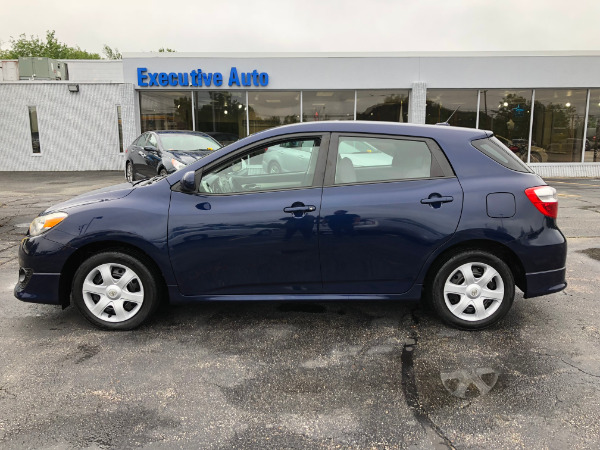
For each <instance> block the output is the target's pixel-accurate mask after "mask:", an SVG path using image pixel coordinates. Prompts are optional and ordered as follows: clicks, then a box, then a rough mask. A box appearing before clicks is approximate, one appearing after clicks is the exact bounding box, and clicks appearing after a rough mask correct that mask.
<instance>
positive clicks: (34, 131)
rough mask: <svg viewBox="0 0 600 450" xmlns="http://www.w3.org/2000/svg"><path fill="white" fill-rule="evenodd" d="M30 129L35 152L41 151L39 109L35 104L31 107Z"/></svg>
mask: <svg viewBox="0 0 600 450" xmlns="http://www.w3.org/2000/svg"><path fill="white" fill-rule="evenodd" d="M29 129H30V131H31V146H32V148H33V153H41V149H40V131H39V128H38V120H37V109H36V107H35V106H30V107H29Z"/></svg>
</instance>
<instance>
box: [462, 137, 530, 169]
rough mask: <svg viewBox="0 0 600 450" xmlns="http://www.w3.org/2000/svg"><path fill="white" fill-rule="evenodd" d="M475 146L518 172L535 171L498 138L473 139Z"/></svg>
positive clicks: (499, 162)
mask: <svg viewBox="0 0 600 450" xmlns="http://www.w3.org/2000/svg"><path fill="white" fill-rule="evenodd" d="M471 144H473V147H475V148H476V149H477V150H479V151H480V152H481V153H483V154H484V155H486V156H488V157H490V158H492V159H493V160H494V161H496V162H497V163H498V164H501V165H503V166H504V167H507V168H508V169H511V170H516V171H517V172H525V173H533V171H532V170H531V169H530V168H529V167H528V166H527V165H526V164H525V163H524V162H523V161H521V160H520V159H519V158H517V156H516V155H515V154H514V153H513V152H512V151H511V150H510V149H509V148H508V147H506V146H505V145H504V144H503V143H502V142H500V141H499V140H498V139H497V138H495V137H493V136H492V137H491V138H489V139H478V140H476V141H472V142H471Z"/></svg>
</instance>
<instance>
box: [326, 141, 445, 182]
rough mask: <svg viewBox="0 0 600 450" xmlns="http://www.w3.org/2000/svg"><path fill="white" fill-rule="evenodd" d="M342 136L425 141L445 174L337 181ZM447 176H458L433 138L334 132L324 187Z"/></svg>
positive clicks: (437, 178)
mask: <svg viewBox="0 0 600 450" xmlns="http://www.w3.org/2000/svg"><path fill="white" fill-rule="evenodd" d="M340 137H344V138H348V137H357V138H361V139H369V138H374V139H395V140H401V141H417V142H423V143H425V145H427V148H428V149H429V151H430V152H431V160H432V162H433V161H435V162H436V163H437V164H438V166H439V167H440V169H441V171H442V173H443V175H442V176H439V177H427V178H396V179H387V180H375V181H355V182H353V183H336V182H335V172H336V166H337V155H338V147H339V142H340ZM445 178H456V173H455V172H454V170H453V169H452V166H451V164H450V161H449V160H448V157H447V156H446V154H445V153H444V152H443V150H442V149H441V147H440V146H439V145H438V143H437V142H436V141H435V140H433V139H432V138H428V137H422V136H406V135H395V134H374V133H340V132H338V133H332V135H331V141H330V143H329V152H328V158H327V164H326V170H325V181H324V183H323V186H324V187H337V186H355V185H362V184H381V183H400V182H403V181H415V180H439V179H445Z"/></svg>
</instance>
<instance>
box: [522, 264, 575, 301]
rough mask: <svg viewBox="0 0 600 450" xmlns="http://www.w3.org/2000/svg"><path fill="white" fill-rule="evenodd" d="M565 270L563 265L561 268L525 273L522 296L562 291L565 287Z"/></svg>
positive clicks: (535, 295)
mask: <svg viewBox="0 0 600 450" xmlns="http://www.w3.org/2000/svg"><path fill="white" fill-rule="evenodd" d="M566 270H567V269H566V267H563V268H562V269H556V270H548V271H545V272H536V273H527V274H525V279H526V282H527V289H526V292H525V295H524V297H525V298H532V297H539V296H541V295H547V294H553V293H554V292H560V291H562V290H563V289H564V288H566V287H567V282H566V280H565V275H566Z"/></svg>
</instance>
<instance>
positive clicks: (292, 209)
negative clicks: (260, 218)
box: [283, 205, 317, 213]
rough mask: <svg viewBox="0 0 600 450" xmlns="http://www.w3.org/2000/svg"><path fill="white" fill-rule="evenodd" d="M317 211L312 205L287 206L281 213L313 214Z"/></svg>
mask: <svg viewBox="0 0 600 450" xmlns="http://www.w3.org/2000/svg"><path fill="white" fill-rule="evenodd" d="M315 209H317V207H316V206H313V205H304V206H287V207H285V208H283V212H286V213H301V212H302V213H305V212H313V211H314V210H315Z"/></svg>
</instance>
